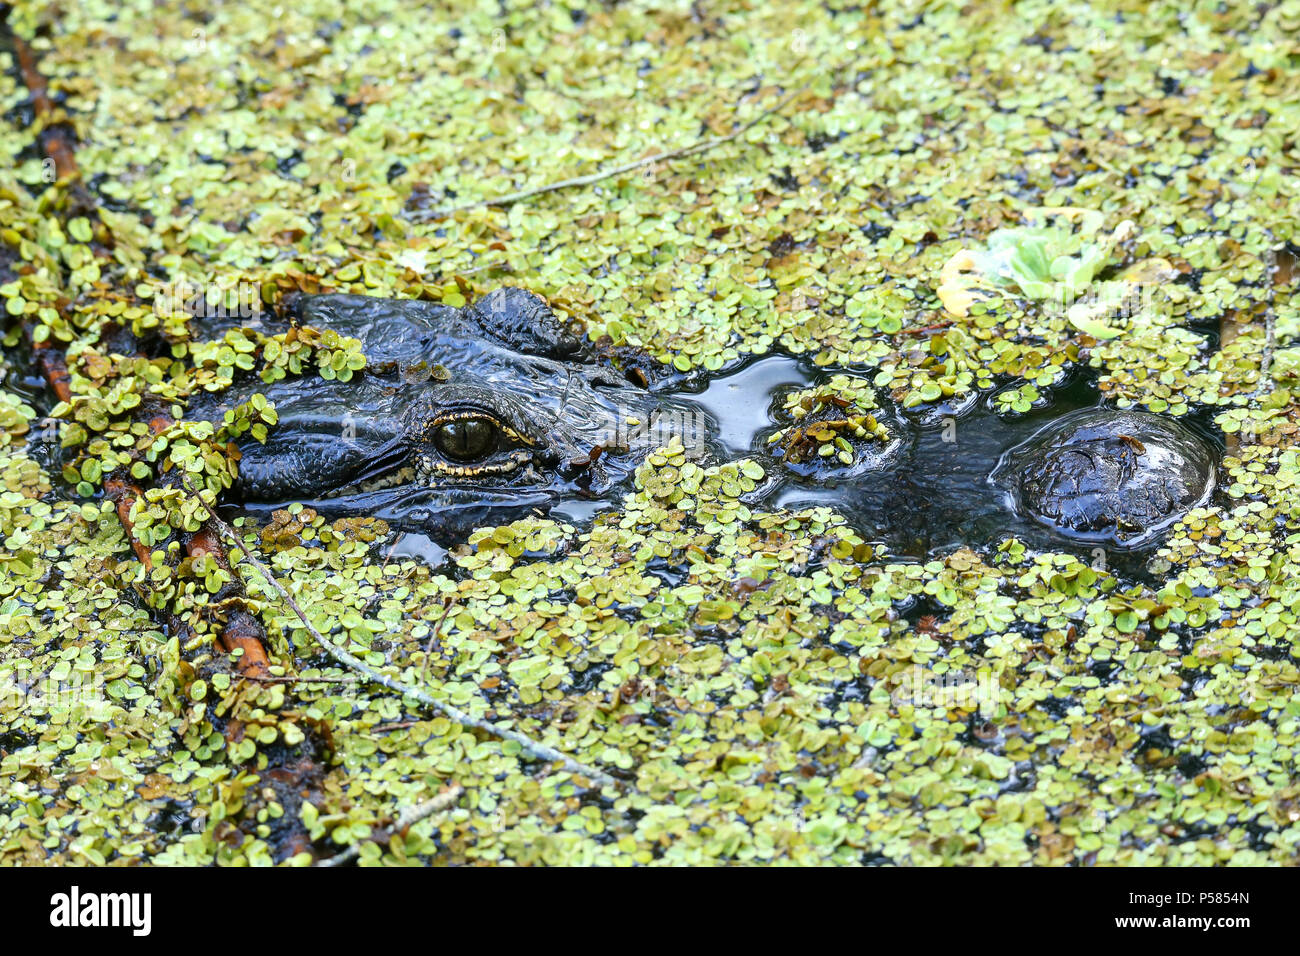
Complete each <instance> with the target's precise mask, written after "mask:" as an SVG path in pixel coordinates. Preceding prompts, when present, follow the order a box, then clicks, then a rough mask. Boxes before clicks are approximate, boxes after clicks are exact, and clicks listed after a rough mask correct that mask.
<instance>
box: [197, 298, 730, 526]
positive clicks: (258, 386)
mask: <svg viewBox="0 0 1300 956" xmlns="http://www.w3.org/2000/svg"><path fill="white" fill-rule="evenodd" d="M287 305H288V310H289V312H290V315H291V316H292V318H293V319H294V321H295V322H296V323H298V324H300V325H303V326H310V327H313V328H316V329H327V328H328V329H332V330H334V331H336V332H337V333H339V334H340V335H346V336H351V337H353V338H356V339H358V340H360V342H361V346H362V350H363V351H364V353H365V356H366V360H367V365H366V368H365V369H364V370H363V372H362V373H360V374H359V375H357V376H355V377H354V378H352V379H351V380H350V381H348V382H339V381H327V380H325V379H322V378H317V377H313V376H303V377H300V378H296V379H291V380H286V381H281V382H277V383H275V384H273V385H270V386H267V385H264V384H262V383H260V382H253V383H250V384H247V385H243V386H239V385H236V386H234V387H232V388H230V389H227V390H226V391H224V392H221V393H218V394H216V395H214V396H196V397H194V398H192V399H191V404H190V412H189V414H190V417H193V418H200V419H207V420H211V421H220V420H221V417H222V415H223V414H224V412H225V411H226V410H227V409H228V408H230V407H233V406H234V405H237V404H239V403H241V402H243V401H246V400H247V399H248V398H249V397H250V396H251V395H252V394H253V393H255V392H258V391H260V392H262V393H264V394H265V395H266V397H267V399H268V400H269V401H271V402H272V403H274V405H275V409H276V412H277V414H278V416H279V423H278V424H277V425H276V426H275V427H274V428H272V429H271V432H270V434H269V436H268V437H267V440H266V442H265V443H261V442H258V441H256V440H254V439H252V438H246V439H244V440H241V443H240V452H241V460H240V463H239V478H238V482H237V484H236V486H235V488H234V489H233V491H234V496H235V497H237V498H239V499H241V500H242V502H243V503H244V505H245V507H246V508H247V509H248V510H252V511H258V510H268V509H270V508H273V507H282V506H283V505H284V504H285V503H288V502H292V501H301V502H303V503H304V504H308V505H310V506H311V507H313V508H315V509H317V510H318V511H320V512H321V513H323V514H326V515H334V514H364V515H373V516H375V517H380V518H384V519H385V520H388V521H389V522H390V523H393V524H395V525H397V526H399V527H404V528H411V529H418V530H423V531H426V532H429V533H438V532H450V531H463V530H466V529H468V528H469V527H473V526H474V525H476V524H494V523H500V522H501V521H502V520H510V518H511V517H517V516H518V515H520V514H522V513H526V512H529V511H532V510H540V511H545V510H546V509H547V508H549V507H550V506H552V505H554V504H555V503H556V502H557V501H559V500H560V499H561V498H563V497H566V496H574V497H595V496H599V495H601V494H603V493H605V492H607V491H609V490H610V489H611V488H613V487H615V486H616V485H618V484H619V483H620V482H621V481H623V480H624V479H625V478H627V477H628V475H629V474H630V473H631V471H632V469H633V468H635V466H636V464H637V463H638V462H639V461H640V459H641V457H642V455H643V454H644V453H645V452H647V451H649V450H650V449H651V448H653V447H655V446H657V445H660V444H664V443H666V442H667V441H668V440H669V438H670V437H671V436H672V435H674V434H675V435H679V436H680V437H681V439H682V442H683V444H685V445H687V447H689V448H696V449H702V448H703V447H704V443H706V442H707V440H708V435H707V433H708V431H709V428H710V426H709V425H708V424H707V422H706V421H705V419H704V418H703V417H702V416H701V414H700V412H699V411H698V410H697V409H694V408H692V407H691V406H688V405H683V404H677V403H674V402H673V401H672V400H671V399H667V398H664V397H661V396H658V395H655V394H654V393H652V392H651V391H649V390H647V389H645V388H641V387H637V386H634V385H631V384H629V383H628V382H627V381H625V380H624V379H623V378H622V377H621V376H620V375H619V374H618V373H617V372H615V371H614V370H613V369H612V368H610V367H609V366H608V365H602V364H599V363H597V362H596V361H595V360H594V357H593V356H592V354H591V352H590V350H589V348H588V347H587V345H586V340H585V339H584V338H582V337H581V336H579V335H578V334H575V332H574V331H573V330H572V329H570V328H568V327H566V326H565V324H564V323H562V322H561V321H560V319H559V318H558V317H557V316H556V315H555V313H554V312H552V311H551V309H550V308H549V307H548V306H547V304H546V303H545V302H544V301H543V300H542V299H540V298H538V297H537V296H535V295H533V294H531V293H529V292H527V291H525V290H522V289H516V288H502V289H498V290H496V291H494V292H492V293H491V294H489V295H487V296H485V297H484V298H482V299H481V300H479V301H478V302H476V303H475V304H473V305H471V306H467V307H465V308H462V309H456V308H451V307H449V306H443V305H437V304H434V303H430V302H422V301H416V300H396V299H382V298H372V297H368V296H357V295H315V296H300V297H298V298H297V299H296V300H294V301H292V302H290V303H287Z"/></svg>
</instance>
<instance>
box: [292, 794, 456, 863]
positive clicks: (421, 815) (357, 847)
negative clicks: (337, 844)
mask: <svg viewBox="0 0 1300 956" xmlns="http://www.w3.org/2000/svg"><path fill="white" fill-rule="evenodd" d="M464 792H465V790H464V788H463V787H461V785H460V784H456V785H455V786H453V787H452V788H451V789H450V790H448V791H447V792H446V793H440V794H438V795H437V796H436V797H433V798H432V799H430V800H425V801H424V802H423V803H417V804H416V805H415V806H413V807H411V808H410V809H409V810H406V811H405V812H403V813H402V814H401V816H399V817H398V818H397V822H396V823H394V824H393V826H392V828H391V829H389V830H388V832H387V833H385V834H380V836H381V837H387V838H388V839H392V837H393V835H394V834H396V833H401V832H402V831H403V830H405V829H407V828H408V827H412V826H414V825H415V824H417V823H419V822H420V821H421V820H423V819H425V818H426V817H431V816H433V815H434V814H435V813H437V812H438V811H440V810H446V809H447V808H448V807H450V806H451V805H452V804H453V803H455V802H456V800H457V799H458V798H459V797H460V795H461V794H462V793H464ZM373 840H374V837H368V838H367V839H365V840H359V841H357V842H356V843H353V844H352V845H351V846H349V847H348V848H347V849H345V850H343V851H342V852H341V853H336V854H335V855H334V856H331V857H329V858H328V859H325V860H318V861H317V862H316V864H315V865H316V866H342V865H343V864H344V863H351V862H352V861H353V860H355V859H356V858H357V857H358V856H360V855H361V846H362V844H363V843H370V842H372V841H373Z"/></svg>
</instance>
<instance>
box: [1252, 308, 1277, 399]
mask: <svg viewBox="0 0 1300 956" xmlns="http://www.w3.org/2000/svg"><path fill="white" fill-rule="evenodd" d="M1276 335H1277V332H1276V331H1275V329H1274V317H1273V305H1272V303H1271V302H1270V303H1269V306H1268V308H1267V309H1265V310H1264V354H1263V355H1262V356H1260V360H1259V383H1258V384H1257V385H1256V386H1255V393H1254V395H1252V396H1251V397H1252V398H1258V397H1259V396H1260V394H1261V393H1263V391H1264V388H1265V386H1267V387H1268V390H1269V391H1270V392H1272V391H1273V388H1272V384H1273V378H1272V376H1273V345H1274V342H1275V336H1276Z"/></svg>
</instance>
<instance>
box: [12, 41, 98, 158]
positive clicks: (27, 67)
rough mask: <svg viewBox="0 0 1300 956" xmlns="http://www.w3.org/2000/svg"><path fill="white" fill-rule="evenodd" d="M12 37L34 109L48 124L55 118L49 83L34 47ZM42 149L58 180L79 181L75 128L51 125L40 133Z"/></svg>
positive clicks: (16, 57) (60, 124) (56, 124)
mask: <svg viewBox="0 0 1300 956" xmlns="http://www.w3.org/2000/svg"><path fill="white" fill-rule="evenodd" d="M11 36H12V39H13V46H14V56H15V59H17V60H18V72H19V73H21V74H22V77H23V82H24V83H25V84H26V85H27V92H28V93H30V94H31V97H32V109H33V110H34V111H35V113H36V115H37V117H39V118H40V119H41V120H43V121H47V122H48V121H49V120H50V118H51V117H53V115H54V104H53V103H52V102H51V101H50V88H49V84H48V83H46V82H45V77H44V76H42V75H41V71H40V70H39V69H37V66H36V56H35V54H33V53H32V48H31V47H29V46H28V45H27V44H26V42H24V40H23V39H22V37H20V36H17V35H13V34H11ZM41 147H42V148H43V149H44V150H45V155H46V156H48V157H49V158H50V159H52V160H53V161H54V172H55V175H57V176H58V178H59V179H77V178H78V177H79V176H80V175H81V173H80V171H79V170H78V169H77V157H76V153H75V149H76V147H75V146H74V144H73V133H72V128H71V127H70V126H68V124H67V123H51V124H50V125H49V126H47V127H46V128H45V129H44V130H43V131H42V132H41Z"/></svg>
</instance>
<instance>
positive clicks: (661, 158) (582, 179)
mask: <svg viewBox="0 0 1300 956" xmlns="http://www.w3.org/2000/svg"><path fill="white" fill-rule="evenodd" d="M812 85H813V81H812V80H809V81H808V82H807V83H805V84H804V85H803V86H801V87H799V89H797V90H795V91H794V92H793V93H790V94H788V95H786V96H784V97H782V98H781V99H780V100H778V101H777V103H776V104H775V105H773V106H770V107H768V108H767V109H765V110H763V112H761V113H759V114H758V115H757V116H755V117H754V118H753V119H751V120H749V121H748V122H747V123H744V124H743V125H741V126H740V127H738V128H737V129H735V130H734V131H732V132H730V133H728V134H727V135H726V136H714V137H712V138H710V139H706V140H701V141H699V142H697V143H692V144H691V145H689V146H681V147H678V148H677V149H670V150H667V151H666V152H662V153H655V154H654V155H653V156H646V157H645V158H644V159H638V160H635V161H634V162H630V163H624V164H623V165H621V166H614V167H611V168H609V169H602V170H598V171H596V172H594V173H589V174H588V175H586V176H575V177H574V178H573V179H562V180H560V181H559V182H556V183H550V184H548V185H546V186H537V187H534V188H533V189H521V190H520V191H519V192H514V193H507V194H506V195H504V196H498V197H497V198H496V199H481V200H479V201H478V202H471V203H466V204H465V205H463V206H448V207H446V208H444V209H434V210H431V211H429V212H425V213H420V214H419V215H418V216H415V217H412V218H413V219H414V221H416V222H428V221H430V220H432V219H446V218H447V217H448V216H453V215H455V214H456V213H458V212H468V211H469V210H471V209H482V208H484V207H485V206H513V205H514V204H515V203H517V202H520V201H521V200H524V199H531V198H532V197H534V196H541V195H543V194H544V193H553V192H556V191H558V190H561V189H572V188H574V187H577V186H590V185H591V184H592V183H598V182H600V181H601V180H602V179H609V178H611V177H613V176H619V175H622V174H623V173H630V172H632V171H633V170H635V169H640V168H641V167H643V166H653V165H655V164H656V163H662V162H665V161H667V160H670V159H680V158H681V157H683V156H692V155H694V154H696V153H703V152H707V151H708V150H711V149H715V148H716V147H718V146H722V145H723V144H724V143H730V142H731V141H732V140H734V139H739V138H740V137H741V136H743V135H745V134H746V133H748V132H749V131H750V130H751V129H753V128H754V127H755V126H757V125H758V124H759V123H761V122H763V121H764V120H765V119H767V118H768V117H769V116H771V115H772V114H773V113H777V112H779V111H780V110H782V109H784V108H785V107H786V106H788V105H789V104H790V103H791V101H793V100H794V99H795V98H796V97H798V96H800V95H801V94H803V93H804V92H805V91H807V89H808V88H809V87H810V86H812Z"/></svg>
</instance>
